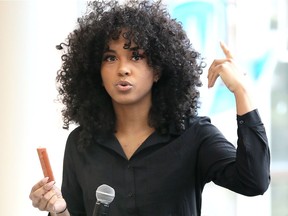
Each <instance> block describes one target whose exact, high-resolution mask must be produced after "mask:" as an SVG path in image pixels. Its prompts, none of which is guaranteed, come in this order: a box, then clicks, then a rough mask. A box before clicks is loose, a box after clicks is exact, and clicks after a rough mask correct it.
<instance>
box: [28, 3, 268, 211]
mask: <svg viewBox="0 0 288 216" xmlns="http://www.w3.org/2000/svg"><path fill="white" fill-rule="evenodd" d="M78 23H79V26H78V27H77V29H75V30H74V31H73V32H72V33H71V34H70V35H69V36H68V43H67V44H65V43H62V44H61V45H59V46H58V48H59V49H64V51H65V52H64V54H63V56H62V60H63V65H62V68H61V70H60V71H59V72H58V74H57V81H58V83H59V84H60V85H59V94H60V98H61V99H62V102H63V104H64V105H65V108H64V110H63V117H64V124H65V127H69V124H70V123H72V122H73V123H77V124H78V125H79V127H78V128H76V129H75V130H73V131H72V132H71V134H70V135H69V137H68V140H67V144H66V149H65V154H64V166H63V182H62V188H61V191H60V190H59V189H58V188H57V187H56V186H55V185H54V182H53V181H52V182H49V183H48V178H44V179H42V180H41V181H39V182H38V183H37V184H36V185H34V186H33V188H32V191H31V194H30V199H31V200H32V203H33V206H34V207H36V208H39V209H40V210H43V211H48V212H50V214H51V215H63V216H64V215H65V216H68V215H79V216H82V215H83V216H84V215H92V212H93V209H94V205H95V201H96V198H95V190H96V189H97V187H98V186H99V185H101V184H108V185H110V186H111V187H113V188H114V189H115V193H116V195H115V199H114V201H113V202H112V203H111V205H110V215H113V216H114V215H115V216H118V215H147V216H153V215H155V216H156V215H157V216H162V215H163V216H166V215H173V216H176V215H177V216H180V215H181V216H191V215H193V216H196V215H200V214H201V193H202V190H203V188H204V186H205V184H206V183H208V182H210V181H213V182H214V183H215V184H217V185H220V186H222V187H225V188H228V189H230V190H233V191H235V192H237V193H240V194H243V195H247V196H254V195H259V194H263V193H264V192H265V191H266V190H267V187H268V186H269V181H270V177H269V164H270V156H269V148H268V142H267V138H266V133H265V128H264V126H263V124H262V122H261V119H260V117H259V114H258V111H257V109H256V108H255V107H254V105H253V104H252V101H251V99H250V96H249V93H248V92H247V88H246V87H245V83H244V81H243V79H242V78H243V74H242V73H240V72H239V71H238V70H237V68H236V66H235V63H234V61H233V58H232V55H231V54H230V52H229V50H228V49H227V47H226V46H225V45H224V44H221V48H222V50H223V52H224V54H225V56H226V57H225V58H223V59H217V60H215V61H214V62H213V63H212V65H211V66H210V68H209V71H208V87H209V88H210V87H213V85H214V83H215V81H216V80H217V79H218V77H221V79H222V80H223V82H224V83H225V85H226V86H227V87H228V89H229V90H230V91H231V92H232V93H233V94H234V96H235V100H236V112H237V123H238V143H237V144H238V146H237V149H235V147H234V146H233V145H232V144H231V143H230V142H229V141H227V140H226V138H225V137H224V136H223V134H222V133H221V132H220V131H219V130H218V129H217V128H216V127H215V126H213V125H212V124H211V123H210V119H209V118H208V117H199V116H197V109H198V108H199V91H198V88H199V87H200V86H201V81H200V75H201V74H202V70H203V67H204V66H205V64H204V63H203V61H202V59H201V56H200V54H199V53H198V52H197V51H196V50H194V49H193V47H192V44H191V43H190V41H189V39H188V37H187V35H186V33H185V32H184V30H183V28H182V26H181V24H180V23H178V22H177V21H176V20H174V19H172V18H170V16H169V14H168V13H167V10H166V8H165V7H164V6H163V5H162V4H161V2H160V1H157V2H153V3H150V2H149V1H134V0H131V1H128V2H127V3H125V5H119V4H118V3H117V2H116V1H113V0H112V1H110V2H107V3H106V2H103V1H102V2H99V1H94V2H91V3H90V4H89V7H88V10H87V13H86V15H84V16H83V17H82V18H80V19H79V20H78ZM62 195H63V197H62Z"/></svg>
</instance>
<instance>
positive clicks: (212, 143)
mask: <svg viewBox="0 0 288 216" xmlns="http://www.w3.org/2000/svg"><path fill="white" fill-rule="evenodd" d="M237 125H238V129H237V134H238V140H237V149H236V148H235V147H234V145H232V144H231V143H230V142H228V141H227V140H226V139H225V137H224V136H223V135H222V133H221V132H220V131H219V130H218V129H217V128H216V127H213V126H212V124H211V125H210V126H207V127H206V128H207V129H205V127H204V130H203V134H202V135H201V137H202V142H203V144H202V145H201V148H200V150H199V160H200V164H201V167H200V170H201V172H202V173H201V176H202V180H203V181H204V182H209V181H213V182H214V183H215V184H217V185H220V186H223V187H225V188H227V189H230V190H232V191H235V192H237V193H240V194H243V195H246V196H255V195H260V194H263V193H264V192H265V191H266V190H267V188H268V186H269V183H270V151H269V147H268V141H267V137H266V132H265V128H264V125H263V123H262V122H261V119H260V116H259V114H258V111H257V110H253V111H251V112H249V113H247V114H245V115H243V116H237Z"/></svg>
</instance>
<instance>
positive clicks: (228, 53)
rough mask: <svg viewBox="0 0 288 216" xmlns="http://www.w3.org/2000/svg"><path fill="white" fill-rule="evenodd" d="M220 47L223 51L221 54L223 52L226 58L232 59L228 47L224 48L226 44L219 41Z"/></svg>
mask: <svg viewBox="0 0 288 216" xmlns="http://www.w3.org/2000/svg"><path fill="white" fill-rule="evenodd" d="M220 46H221V49H222V50H223V52H224V54H225V56H226V58H230V59H232V58H233V56H232V54H231V52H230V50H229V49H228V47H227V46H226V44H224V42H223V41H220Z"/></svg>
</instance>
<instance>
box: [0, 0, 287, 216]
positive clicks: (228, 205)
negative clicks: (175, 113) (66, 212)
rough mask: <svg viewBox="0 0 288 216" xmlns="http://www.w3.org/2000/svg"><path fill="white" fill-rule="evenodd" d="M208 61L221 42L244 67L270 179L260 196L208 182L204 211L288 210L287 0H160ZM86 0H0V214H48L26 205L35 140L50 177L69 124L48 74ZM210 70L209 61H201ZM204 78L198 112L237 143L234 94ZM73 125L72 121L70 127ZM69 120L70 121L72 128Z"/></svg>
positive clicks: (249, 214)
mask: <svg viewBox="0 0 288 216" xmlns="http://www.w3.org/2000/svg"><path fill="white" fill-rule="evenodd" d="M164 2H165V3H167V6H168V9H169V11H170V12H171V14H172V16H173V17H174V18H176V19H177V20H179V21H181V22H182V24H183V26H184V28H185V29H186V31H187V33H188V36H189V37H190V39H191V42H192V44H193V46H194V47H195V48H196V49H197V50H199V51H200V52H201V53H202V55H203V57H204V58H205V59H206V61H207V64H208V66H209V65H210V63H211V62H212V61H213V59H215V58H222V57H223V54H222V52H221V49H220V46H219V41H224V42H225V43H226V44H228V46H229V47H230V49H231V52H232V53H233V55H234V58H235V59H236V61H237V62H238V65H239V66H240V67H241V70H243V72H245V73H246V74H247V78H248V79H249V81H250V84H251V88H252V89H253V92H254V99H255V101H256V104H257V106H258V108H259V111H260V114H261V116H262V120H263V122H264V124H265V126H266V130H267V132H268V138H269V141H270V147H271V154H272V164H271V173H272V181H271V185H270V187H269V190H268V191H267V192H266V193H265V194H264V195H263V196H257V197H244V196H241V195H237V194H235V193H232V192H230V191H228V190H226V189H223V188H220V187H218V186H215V185H214V184H213V183H209V184H208V185H207V186H206V187H205V189H204V193H203V209H202V212H203V214H202V215H203V216H255V215H261V216H288V205H287V203H288V15H287V14H288V0H198V1H197V0H177V1H172V0H166V1H164ZM85 6H86V1H84V0H57V1H56V0H54V1H53V0H52V1H47V0H43V1H41V0H34V1H33V0H22V1H13V0H11V1H0V145H1V148H0V177H1V178H0V183H1V184H0V191H1V196H0V209H1V215H10V216H18V215H39V216H40V215H47V214H46V213H45V212H40V211H38V210H37V209H34V208H33V207H32V204H31V201H30V200H29V197H28V196H29V193H30V190H31V187H32V186H33V185H34V184H35V183H36V182H37V181H38V180H39V179H41V178H42V176H43V174H42V171H41V167H40V163H39V160H38V156H37V152H36V148H37V147H40V146H42V147H46V148H47V149H48V154H49V156H50V161H51V165H52V168H53V170H54V176H55V178H56V181H57V182H56V184H57V185H58V186H59V187H60V186H61V180H62V179H61V177H62V158H63V151H64V147H65V142H66V138H67V136H68V134H69V132H70V131H67V130H63V129H62V118H61V104H59V103H58V102H57V101H56V99H57V92H56V85H55V76H56V72H57V70H58V69H59V68H60V65H61V61H60V55H61V53H59V52H58V51H57V50H56V49H55V45H57V44H59V43H61V42H63V41H65V38H66V36H67V35H68V33H69V32H71V31H73V29H74V28H75V26H76V19H77V17H78V16H80V15H81V14H82V13H83V12H84V11H85ZM206 69H208V67H207V68H206ZM206 72H207V71H205V72H204V74H203V76H202V78H203V83H204V86H203V87H202V90H201V94H202V97H201V101H202V107H201V110H200V112H199V114H200V115H209V116H210V117H211V118H212V122H213V123H214V124H215V125H217V126H218V127H219V128H220V129H221V130H222V131H223V133H224V134H225V136H227V138H228V139H229V140H231V142H233V143H236V115H235V104H234V99H233V96H232V94H231V93H230V92H228V91H227V90H226V89H225V88H224V86H223V84H222V83H221V82H220V81H218V82H217V83H216V86H215V87H214V88H213V89H209V90H208V89H207V87H206V75H205V73H206ZM71 129H72V128H71ZM71 129H70V130H71Z"/></svg>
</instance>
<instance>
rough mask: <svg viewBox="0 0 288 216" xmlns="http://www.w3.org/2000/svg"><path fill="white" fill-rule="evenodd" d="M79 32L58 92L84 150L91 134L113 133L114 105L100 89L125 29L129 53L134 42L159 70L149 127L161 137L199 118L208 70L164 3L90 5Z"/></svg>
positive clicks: (133, 0)
mask: <svg viewBox="0 0 288 216" xmlns="http://www.w3.org/2000/svg"><path fill="white" fill-rule="evenodd" d="M77 23H78V25H77V28H76V29H75V30H74V31H73V32H71V33H70V34H69V35H68V37H67V41H66V42H65V43H61V44H60V45H58V46H57V48H58V49H63V50H64V53H63V55H62V61H63V64H62V67H61V69H60V70H59V71H58V73H57V77H56V81H57V82H58V83H59V86H58V87H57V88H58V91H59V97H60V100H61V102H62V103H63V104H64V109H63V110H62V115H63V121H64V126H65V127H66V128H68V127H69V125H70V123H77V124H79V125H80V126H81V133H80V145H81V146H82V147H85V146H87V145H89V144H91V143H92V142H93V136H94V135H93V134H107V133H111V132H114V130H115V113H114V111H113V107H112V101H111V98H110V96H109V95H108V93H107V92H106V91H105V89H104V87H103V85H102V79H101V74H100V68H101V62H102V55H103V52H104V50H105V48H106V47H107V44H108V42H109V41H110V40H116V39H118V38H119V36H120V34H122V33H121V30H122V29H123V28H125V30H127V31H125V34H124V35H122V36H123V37H124V38H125V40H126V43H125V45H124V48H129V46H130V44H131V41H132V40H133V42H134V43H135V44H137V46H139V47H140V48H141V49H144V50H145V53H146V55H147V57H148V64H149V65H150V66H152V68H154V69H155V70H156V71H160V73H161V77H160V80H159V81H158V82H157V83H156V84H154V86H153V87H152V107H151V110H150V113H149V124H150V126H151V127H154V128H155V129H156V130H157V131H158V132H159V133H162V134H163V133H167V132H168V129H169V125H170V124H171V123H173V124H174V125H175V128H176V129H177V130H178V131H181V130H183V129H185V128H184V127H185V124H184V121H185V119H186V118H187V117H191V116H192V117H193V116H196V115H197V109H198V108H199V91H198V87H200V86H201V85H202V83H201V81H200V76H201V74H202V71H203V67H205V66H204V65H205V64H204V62H203V59H202V58H201V55H200V53H199V52H197V51H196V50H195V49H194V48H193V46H192V44H191V42H190V40H189V38H188V37H187V34H186V32H185V31H184V29H183V27H182V24H181V22H178V21H177V20H176V19H173V18H171V16H170V15H169V13H168V10H167V8H166V6H165V5H164V4H162V2H161V0H157V1H155V2H151V1H149V0H143V1H138V0H128V1H126V3H124V4H120V3H119V2H118V1H116V0H111V1H108V2H107V0H102V1H99V0H98V1H93V2H89V3H88V5H87V11H86V13H85V14H84V15H83V16H82V17H81V18H78V20H77Z"/></svg>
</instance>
